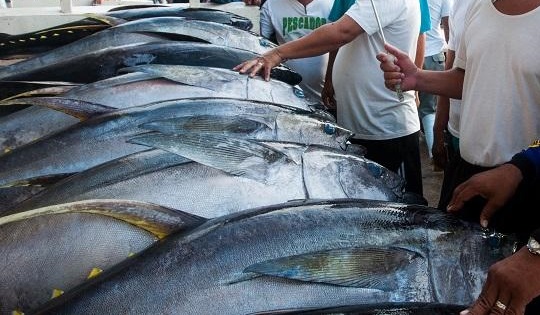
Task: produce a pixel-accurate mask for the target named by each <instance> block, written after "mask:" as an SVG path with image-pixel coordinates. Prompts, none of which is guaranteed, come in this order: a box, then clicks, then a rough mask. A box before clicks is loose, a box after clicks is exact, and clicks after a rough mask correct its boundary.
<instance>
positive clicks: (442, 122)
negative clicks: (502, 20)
mask: <svg viewBox="0 0 540 315" xmlns="http://www.w3.org/2000/svg"><path fill="white" fill-rule="evenodd" d="M475 1H477V0H454V1H453V2H454V3H453V6H452V10H451V12H450V16H449V19H448V24H449V28H450V32H449V36H448V50H447V52H446V65H445V70H450V69H452V68H453V67H454V60H455V56H456V52H457V51H458V50H459V46H460V42H461V37H462V34H463V27H464V23H465V22H464V21H465V15H466V13H467V11H468V8H469V6H470V5H471V4H472V3H474V2H475ZM460 108H461V100H460V99H454V98H448V97H446V96H443V95H439V97H438V98H437V108H436V112H435V123H434V127H433V148H432V153H433V164H434V166H436V167H439V168H442V169H444V176H443V181H442V185H441V193H440V197H439V203H438V205H437V208H439V209H441V210H445V208H444V207H445V205H446V204H447V202H448V200H449V198H450V196H451V195H452V190H451V183H452V178H453V176H454V170H455V169H456V163H457V161H458V160H459V116H460Z"/></svg>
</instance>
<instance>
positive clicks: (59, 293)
mask: <svg viewBox="0 0 540 315" xmlns="http://www.w3.org/2000/svg"><path fill="white" fill-rule="evenodd" d="M62 294H64V291H63V290H60V289H54V290H53V291H52V294H51V300H52V299H54V298H57V297H59V296H60V295H62Z"/></svg>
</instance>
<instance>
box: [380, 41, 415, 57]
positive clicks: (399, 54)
mask: <svg viewBox="0 0 540 315" xmlns="http://www.w3.org/2000/svg"><path fill="white" fill-rule="evenodd" d="M384 49H386V51H387V52H388V53H389V54H391V55H393V56H394V57H396V59H403V58H406V57H409V56H408V55H407V54H406V53H404V52H402V51H401V50H399V49H397V48H396V47H394V46H392V45H390V44H384Z"/></svg>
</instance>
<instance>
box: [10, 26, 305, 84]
mask: <svg viewBox="0 0 540 315" xmlns="http://www.w3.org/2000/svg"><path fill="white" fill-rule="evenodd" d="M125 34H127V35H126V36H139V35H137V34H135V35H134V34H133V33H122V32H120V33H119V34H118V35H117V37H120V39H121V40H122V41H121V40H118V41H114V44H113V43H111V44H110V45H109V46H104V47H101V49H93V50H82V49H80V48H78V45H79V44H82V43H80V42H78V43H73V44H70V45H69V46H72V45H73V46H75V47H72V48H71V49H69V48H70V47H69V46H64V47H60V48H58V49H56V50H54V51H51V52H49V53H47V54H46V55H43V56H42V57H36V58H33V59H29V60H28V61H24V64H23V63H18V64H13V65H11V66H9V67H5V68H0V77H2V75H3V74H2V73H4V74H5V75H6V76H8V77H9V79H11V80H34V81H36V80H41V81H51V80H56V81H70V82H77V83H90V82H95V81H98V80H103V79H107V78H110V77H112V76H115V75H117V73H118V70H120V69H121V68H125V67H133V66H137V65H144V64H167V65H187V66H206V67H216V68H225V69H232V68H233V67H234V66H236V65H238V64H240V63H241V62H243V61H245V60H248V59H252V58H255V57H256V56H257V54H256V53H254V52H250V51H247V50H245V49H241V48H240V49H239V48H234V47H227V46H222V45H215V44H207V43H195V42H190V41H179V42H173V41H165V40H164V39H162V38H161V39H156V40H153V41H151V42H142V43H141V42H137V41H133V40H129V41H128V42H127V43H125V42H124V41H123V37H122V36H124V35H125ZM105 35H107V34H103V33H99V34H94V35H92V36H89V37H88V38H85V39H84V41H85V42H91V43H92V44H93V42H94V41H98V42H99V40H100V38H99V37H105V38H107V40H111V41H113V40H114V39H115V37H114V36H105ZM145 36H146V35H145ZM94 37H98V38H96V39H94ZM153 39H154V38H153ZM121 43H123V44H121ZM96 45H101V43H99V44H96ZM64 50H65V51H64ZM270 76H271V77H272V78H274V79H277V80H280V81H283V82H286V83H289V84H292V85H294V84H298V83H299V82H300V81H301V80H302V77H301V76H300V75H299V74H298V73H296V72H294V71H292V70H290V69H289V68H286V67H284V66H279V67H276V68H274V69H272V72H271V74H270Z"/></svg>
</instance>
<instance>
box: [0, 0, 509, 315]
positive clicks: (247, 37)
mask: <svg viewBox="0 0 540 315" xmlns="http://www.w3.org/2000/svg"><path fill="white" fill-rule="evenodd" d="M180 16H181V17H180ZM251 25H252V24H251V22H250V21H249V20H248V19H246V18H244V17H241V16H237V15H233V14H231V13H229V12H225V11H219V10H208V9H181V8H178V7H145V8H127V9H123V10H115V11H113V12H109V13H108V14H106V15H103V16H93V17H91V18H88V19H84V20H81V21H78V22H74V23H70V24H66V25H61V26H58V27H53V28H50V29H47V30H43V31H41V32H36V33H32V34H22V35H7V34H3V35H2V36H0V44H1V43H11V45H7V44H4V45H1V46H0V48H2V49H4V50H2V49H0V56H2V58H4V59H8V58H13V57H15V56H17V57H18V58H21V59H22V60H20V61H18V62H14V63H12V64H10V65H7V66H2V67H0V93H1V94H0V99H1V100H0V105H1V106H0V107H2V109H3V110H2V112H3V113H4V114H3V116H2V117H0V152H1V153H0V257H2V262H1V264H2V268H1V269H0V270H1V271H0V314H13V313H18V314H20V313H25V314H105V313H113V314H151V313H158V314H273V313H283V314H288V313H312V314H313V313H316V314H328V313H336V312H339V313H354V314H416V315H421V314H441V315H442V314H456V313H457V312H458V311H459V310H462V309H463V308H464V307H465V305H467V304H469V303H471V302H472V301H473V300H474V298H475V297H476V296H477V295H478V293H479V292H480V289H481V286H482V283H483V281H484V280H485V274H486V271H487V268H488V267H489V266H490V265H491V264H492V263H494V262H495V261H497V260H500V259H502V258H503V257H505V256H507V255H509V254H510V253H511V250H512V245H513V243H512V238H511V237H510V236H508V237H507V238H505V239H503V240H502V241H501V242H500V243H498V244H496V245H493V244H492V245H491V246H489V245H488V243H487V241H486V239H485V237H484V235H483V234H482V232H481V231H480V229H479V227H478V226H476V225H474V224H470V223H466V222H463V221H460V220H457V219H455V218H453V217H451V216H448V215H447V214H445V213H442V212H440V211H437V210H436V209H432V208H430V207H426V206H420V205H415V203H414V200H415V199H414V196H409V195H408V194H406V193H404V191H403V187H404V182H403V180H402V179H401V177H400V176H398V175H397V174H395V173H393V172H391V171H389V170H387V169H386V168H384V167H382V166H381V165H379V164H377V163H375V162H373V161H370V160H369V159H366V158H365V157H364V154H365V151H364V149H363V148H362V147H360V146H355V145H352V144H350V143H349V142H348V139H349V138H350V137H351V136H352V135H353V134H352V132H351V131H350V130H347V129H346V128H343V127H341V126H339V125H338V124H337V123H336V122H335V119H334V118H333V116H332V115H331V114H330V113H328V112H327V111H326V110H325V109H324V107H321V105H320V104H318V103H316V102H314V101H313V99H312V98H311V97H310V96H306V95H304V93H303V90H302V84H301V77H300V76H299V75H298V74H297V73H296V72H294V71H292V70H291V69H289V68H288V67H287V66H286V65H282V66H280V67H277V68H276V69H274V70H273V72H272V79H271V80H270V82H265V81H264V80H262V79H260V78H251V77H249V76H245V75H241V74H238V73H236V72H234V71H232V70H231V69H232V67H234V66H235V65H237V64H239V63H241V62H242V61H244V60H246V59H249V58H252V57H254V56H257V55H259V54H261V53H263V52H264V51H266V50H267V49H269V48H271V47H274V45H273V44H272V43H270V42H268V41H266V40H265V39H263V38H261V37H259V36H258V35H256V34H254V33H252V32H250V31H249V29H250V28H251ZM40 34H41V35H40ZM53 34H57V35H54V36H53ZM40 36H41V37H40ZM42 37H43V38H42ZM32 38H33V40H32ZM23 57H24V58H23Z"/></svg>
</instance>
